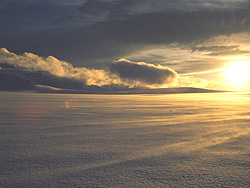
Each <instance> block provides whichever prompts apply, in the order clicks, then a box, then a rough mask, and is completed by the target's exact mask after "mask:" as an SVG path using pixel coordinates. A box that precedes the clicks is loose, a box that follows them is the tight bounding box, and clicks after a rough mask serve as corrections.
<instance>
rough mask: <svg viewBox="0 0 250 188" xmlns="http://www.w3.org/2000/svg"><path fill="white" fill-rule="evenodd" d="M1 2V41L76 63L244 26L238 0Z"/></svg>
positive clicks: (189, 40) (244, 17)
mask: <svg viewBox="0 0 250 188" xmlns="http://www.w3.org/2000/svg"><path fill="white" fill-rule="evenodd" d="M1 5H3V6H2V7H4V8H2V10H3V11H2V12H1V13H0V15H1V16H0V21H1V27H2V28H4V29H2V30H1V31H0V40H1V42H2V43H1V45H2V47H6V48H8V49H10V50H12V51H14V52H16V53H22V52H24V51H30V52H34V53H37V54H40V55H42V56H48V55H53V56H56V57H59V58H60V59H64V60H66V61H69V62H71V63H73V64H74V65H78V66H82V65H87V66H93V67H94V66H96V65H97V64H101V63H107V62H110V61H111V60H113V59H119V58H121V57H126V55H127V54H129V53H131V52H134V51H136V50H138V49H140V48H141V47H143V46H145V45H158V44H169V43H173V42H178V43H184V44H190V43H199V42H200V41H204V40H206V39H208V38H210V37H213V36H218V35H230V34H232V33H239V32H248V31H249V28H250V24H249V23H250V22H249V20H250V13H249V9H248V8H247V5H248V2H243V1H237V2H236V1H222V0H221V1H209V2H207V1H206V2H204V1H197V0H196V1H194V0H193V1H188V2H187V1H183V0H177V1H170V0H169V1H157V2H156V1H154V2H153V1H149V0H143V1H132V0H126V1H125V0H120V1H117V0H102V1H101V0H88V1H83V2H82V3H81V4H80V3H79V1H74V2H73V3H72V4H70V3H67V1H61V3H60V1H6V0H5V1H3V2H2V3H1ZM215 7H217V8H215ZM244 7H246V8H244Z"/></svg>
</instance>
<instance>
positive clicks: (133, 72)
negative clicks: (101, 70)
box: [111, 59, 178, 85]
mask: <svg viewBox="0 0 250 188" xmlns="http://www.w3.org/2000/svg"><path fill="white" fill-rule="evenodd" d="M111 72H114V73H116V74H118V75H119V76H120V78H122V79H124V80H128V81H131V80H132V81H138V82H141V83H143V84H145V85H164V84H170V83H172V82H173V81H174V80H175V79H176V78H177V77H178V74H177V73H176V72H175V71H174V70H172V69H170V68H168V67H163V66H161V65H157V66H156V65H153V64H149V63H145V62H132V61H129V60H126V59H120V60H119V61H117V62H115V63H113V64H112V65H111Z"/></svg>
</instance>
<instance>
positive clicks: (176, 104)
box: [0, 92, 250, 187]
mask: <svg viewBox="0 0 250 188" xmlns="http://www.w3.org/2000/svg"><path fill="white" fill-rule="evenodd" d="M0 104H1V105H0V112H1V113H0V129H1V130H0V149H1V150H0V157H1V164H0V187H206V186H207V187H249V186H250V178H249V177H250V111H249V106H250V95H248V94H244V93H241V94H235V93H234V94H232V93H227V94H225V93H224V94H222V93H220V94H174V95H72V94H71V95H70V94H61V95H58V94H38V93H36V94H35V93H11V92H0Z"/></svg>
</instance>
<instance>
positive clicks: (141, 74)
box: [0, 48, 179, 89]
mask: <svg viewBox="0 0 250 188" xmlns="http://www.w3.org/2000/svg"><path fill="white" fill-rule="evenodd" d="M0 67H1V70H0V71H1V73H2V80H3V79H4V76H5V75H7V74H8V77H9V75H16V76H17V75H18V76H19V77H21V78H25V80H29V81H30V82H32V83H34V84H36V85H47V86H53V87H57V88H63V89H89V88H88V87H89V86H98V87H103V88H109V89H114V88H116V89H117V88H123V89H126V88H127V89H128V88H136V87H140V88H141V87H143V88H152V87H154V88H155V87H158V88H161V87H168V86H169V85H171V84H173V83H175V82H176V81H177V78H178V77H179V75H178V73H177V72H175V71H174V70H172V69H170V68H168V67H165V66H161V65H154V64H150V63H145V62H133V61H129V60H126V59H120V60H118V61H115V62H114V63H112V64H110V66H109V67H108V68H106V69H99V70H97V69H89V68H86V67H74V66H73V65H72V64H70V63H68V62H65V61H61V60H59V59H57V58H55V57H53V56H48V57H46V58H44V57H41V56H38V55H35V54H33V53H27V52H25V53H23V54H22V55H17V54H15V53H13V52H10V51H8V50H7V49H6V48H1V49H0ZM6 78H7V77H6ZM13 79H15V77H13ZM7 80H8V79H7ZM6 83H7V82H6Z"/></svg>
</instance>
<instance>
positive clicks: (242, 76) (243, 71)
mask: <svg viewBox="0 0 250 188" xmlns="http://www.w3.org/2000/svg"><path fill="white" fill-rule="evenodd" d="M226 77H227V79H228V80H229V81H230V83H231V84H232V85H233V86H234V87H237V88H241V87H245V86H246V85H247V83H248V82H249V80H250V62H247V61H242V62H234V63H232V64H231V65H230V66H229V67H228V68H226Z"/></svg>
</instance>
